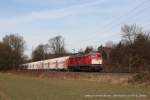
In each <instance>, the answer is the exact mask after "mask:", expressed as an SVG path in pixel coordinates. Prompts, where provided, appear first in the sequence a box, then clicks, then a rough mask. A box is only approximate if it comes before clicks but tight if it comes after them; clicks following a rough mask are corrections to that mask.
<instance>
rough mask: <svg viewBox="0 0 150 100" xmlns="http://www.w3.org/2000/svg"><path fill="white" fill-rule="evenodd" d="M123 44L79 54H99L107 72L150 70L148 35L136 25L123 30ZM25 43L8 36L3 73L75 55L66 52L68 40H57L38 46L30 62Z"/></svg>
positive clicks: (1, 58) (0, 64)
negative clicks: (29, 64)
mask: <svg viewBox="0 0 150 100" xmlns="http://www.w3.org/2000/svg"><path fill="white" fill-rule="evenodd" d="M121 36H122V40H121V41H119V43H116V44H114V43H113V42H111V41H108V42H107V43H106V45H105V46H103V45H100V46H99V47H98V48H93V47H92V46H87V47H86V48H85V49H84V50H79V51H78V52H77V53H76V54H88V53H90V52H99V53H101V54H102V57H103V64H104V70H103V71H104V72H139V71H149V70H150V52H149V50H150V37H149V32H146V31H144V30H143V28H142V27H139V26H138V25H136V24H133V25H124V26H122V27H121ZM25 48H26V42H25V40H24V38H23V37H22V36H20V35H18V34H10V35H6V36H5V37H4V38H3V39H2V41H1V42H0V51H1V52H0V69H3V70H4V69H14V68H18V67H19V65H20V64H23V63H26V62H32V61H39V60H44V59H51V58H55V57H62V56H67V55H74V54H75V53H71V52H69V51H67V49H66V47H65V39H64V38H63V37H62V36H56V37H53V38H51V39H49V40H48V42H47V43H46V44H39V45H38V46H36V47H35V48H34V49H33V51H32V54H31V59H27V56H26V55H25V54H24V51H25Z"/></svg>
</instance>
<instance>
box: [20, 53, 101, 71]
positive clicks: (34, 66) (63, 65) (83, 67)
mask: <svg viewBox="0 0 150 100" xmlns="http://www.w3.org/2000/svg"><path fill="white" fill-rule="evenodd" d="M102 62H103V59H102V55H101V54H100V53H89V54H86V55H73V56H65V57H59V58H54V59H48V60H42V61H36V62H30V63H26V64H23V65H22V68H23V69H26V70H71V71H101V70H102Z"/></svg>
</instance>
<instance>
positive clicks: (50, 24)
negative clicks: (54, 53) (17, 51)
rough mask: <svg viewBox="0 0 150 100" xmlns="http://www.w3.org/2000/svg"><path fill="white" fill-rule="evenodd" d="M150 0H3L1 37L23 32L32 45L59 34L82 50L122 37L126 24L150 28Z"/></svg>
mask: <svg viewBox="0 0 150 100" xmlns="http://www.w3.org/2000/svg"><path fill="white" fill-rule="evenodd" d="M149 9H150V1H149V0H1V1H0V37H1V38H2V37H4V36H5V35H6V34H10V33H19V34H20V35H22V36H24V39H25V40H26V42H27V49H26V53H27V54H30V53H31V51H32V47H34V48H35V47H36V46H37V45H38V44H40V43H43V44H44V43H47V41H48V40H49V39H50V38H52V37H54V36H56V35H62V36H63V37H64V38H65V42H66V48H67V49H68V50H69V51H71V50H72V49H76V50H79V49H80V48H85V47H86V46H87V45H89V46H91V45H92V46H93V47H95V48H96V47H97V46H99V45H101V44H103V45H104V44H105V43H106V42H107V41H114V43H116V42H118V41H119V40H120V39H121V35H120V34H121V32H120V27H121V26H122V25H123V24H135V23H136V24H138V25H140V26H142V27H144V29H146V30H148V29H150V27H149V26H150V23H149V22H150V17H149V16H150V10H149Z"/></svg>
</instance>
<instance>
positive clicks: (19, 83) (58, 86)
mask: <svg viewBox="0 0 150 100" xmlns="http://www.w3.org/2000/svg"><path fill="white" fill-rule="evenodd" d="M115 94H116V95H130V96H126V97H125V96H124V97H113V96H112V95H115ZM139 94H145V95H147V97H134V95H139ZM85 95H93V97H89V96H85ZM98 95H99V97H97V96H98ZM102 95H105V96H106V95H107V96H109V95H110V97H101V96H102ZM131 95H133V97H131ZM149 95H150V87H146V86H135V85H126V86H124V85H110V84H109V83H106V84H104V83H98V82H89V81H81V80H61V79H48V78H44V79H41V78H34V77H29V76H19V75H18V76H17V75H13V74H7V73H5V74H4V73H0V100H150V96H149Z"/></svg>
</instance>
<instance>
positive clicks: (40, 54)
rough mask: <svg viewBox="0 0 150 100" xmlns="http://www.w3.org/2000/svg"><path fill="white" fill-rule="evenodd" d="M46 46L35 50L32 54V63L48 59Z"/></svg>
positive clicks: (41, 45)
mask: <svg viewBox="0 0 150 100" xmlns="http://www.w3.org/2000/svg"><path fill="white" fill-rule="evenodd" d="M45 56H46V52H45V45H43V44H40V45H38V46H37V47H36V48H35V50H34V51H33V52H32V61H40V60H44V59H45V58H46V57H45Z"/></svg>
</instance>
